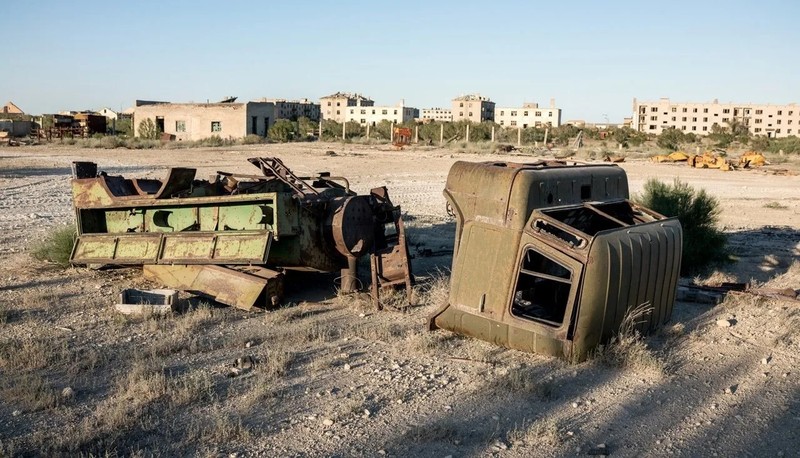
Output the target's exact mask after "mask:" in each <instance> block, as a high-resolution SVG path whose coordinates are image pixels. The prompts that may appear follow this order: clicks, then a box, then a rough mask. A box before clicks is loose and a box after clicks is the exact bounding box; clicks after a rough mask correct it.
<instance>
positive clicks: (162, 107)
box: [133, 100, 275, 140]
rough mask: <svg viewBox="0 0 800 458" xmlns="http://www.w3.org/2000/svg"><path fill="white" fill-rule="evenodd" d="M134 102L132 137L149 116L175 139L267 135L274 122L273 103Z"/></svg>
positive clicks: (136, 134) (160, 128)
mask: <svg viewBox="0 0 800 458" xmlns="http://www.w3.org/2000/svg"><path fill="white" fill-rule="evenodd" d="M140 102H141V101H139V100H137V101H136V107H135V109H134V113H133V126H134V129H135V136H137V137H138V136H140V135H141V133H140V132H139V124H140V123H141V122H142V121H144V120H145V119H152V120H153V122H154V123H155V126H156V127H157V128H158V129H159V131H161V132H163V133H166V134H170V135H173V136H174V138H175V139H176V140H202V139H204V138H208V137H211V136H214V135H216V136H219V137H222V138H230V139H238V138H242V137H244V136H246V135H248V134H255V135H260V136H262V137H264V136H266V135H267V131H268V130H269V127H270V126H271V125H273V124H274V123H275V105H274V104H273V103H269V102H246V103H167V102H154V103H147V102H145V103H144V104H142V103H140Z"/></svg>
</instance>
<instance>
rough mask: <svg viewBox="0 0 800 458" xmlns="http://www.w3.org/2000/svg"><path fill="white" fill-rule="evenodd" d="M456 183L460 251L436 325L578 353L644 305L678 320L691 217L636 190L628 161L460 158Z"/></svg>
mask: <svg viewBox="0 0 800 458" xmlns="http://www.w3.org/2000/svg"><path fill="white" fill-rule="evenodd" d="M444 195H445V197H446V199H447V201H448V205H449V207H450V208H451V210H452V212H453V213H454V214H455V217H456V240H455V251H454V256H453V267H452V273H451V288H450V296H449V301H448V303H447V304H446V305H444V306H443V307H442V308H441V309H439V310H437V311H436V312H435V313H434V314H433V315H432V316H431V317H430V320H429V326H430V327H431V329H435V328H443V329H449V330H451V331H453V332H456V333H459V334H465V335H468V336H473V337H477V338H479V339H483V340H486V341H489V342H493V343H496V344H499V345H504V346H507V347H510V348H515V349H518V350H522V351H528V352H536V353H542V354H547V355H553V356H559V357H561V358H565V359H567V360H570V361H574V362H578V361H581V360H583V359H585V358H586V356H587V355H588V354H589V353H590V352H591V351H592V349H594V348H595V347H596V346H597V345H599V344H602V343H605V342H608V341H609V340H610V339H611V338H612V336H613V335H614V334H615V333H616V332H617V331H618V330H619V329H620V325H621V323H622V321H623V318H624V317H625V315H626V314H627V313H629V312H630V311H631V310H633V309H634V308H636V307H639V306H642V307H643V308H645V309H647V310H649V314H647V316H646V317H645V318H644V319H643V321H641V322H639V323H637V329H638V330H640V331H642V332H643V333H644V332H648V331H652V330H654V329H655V328H657V327H658V326H660V325H661V324H663V323H664V322H666V321H667V320H669V318H670V316H671V313H672V306H673V302H674V300H675V294H676V286H677V281H678V276H679V272H680V264H681V249H682V237H683V234H682V230H681V226H680V223H679V222H678V220H677V219H675V218H665V217H664V216H662V215H659V214H657V213H655V212H653V211H651V210H648V209H646V208H643V207H641V206H639V205H636V204H634V203H633V202H631V201H630V200H628V197H629V194H628V180H627V177H626V175H625V172H624V170H622V169H621V168H619V167H618V166H616V165H611V164H608V165H578V164H574V165H568V164H566V163H564V162H558V161H553V162H536V163H531V164H513V163H505V162H485V163H470V162H456V163H455V164H454V165H453V167H452V168H451V169H450V173H449V176H448V178H447V186H446V188H445V191H444Z"/></svg>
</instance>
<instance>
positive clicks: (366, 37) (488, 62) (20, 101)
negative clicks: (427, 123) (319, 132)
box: [0, 0, 800, 122]
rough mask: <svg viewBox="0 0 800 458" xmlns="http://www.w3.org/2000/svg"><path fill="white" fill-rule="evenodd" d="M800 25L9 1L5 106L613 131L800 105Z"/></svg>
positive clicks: (563, 6) (697, 16)
mask: <svg viewBox="0 0 800 458" xmlns="http://www.w3.org/2000/svg"><path fill="white" fill-rule="evenodd" d="M799 19H800V2H797V1H792V0H785V1H777V0H776V1H772V0H762V1H758V2H755V1H751V2H746V1H738V0H734V1H724V2H723V1H697V0H696V1H691V2H689V1H658V2H656V1H642V0H637V1H616V2H614V1H570V2H559V1H552V2H534V1H513V2H512V1H469V0H460V1H434V0H428V1H415V0H411V1H403V2H380V1H373V2H366V1H347V0H339V1H317V2H312V1H302V0H294V1H280V2H269V1H267V2H262V1H253V0H249V1H221V0H216V1H141V0H140V1H130V0H128V1H125V2H115V1H79V2H56V1H47V0H44V1H37V2H27V1H4V2H2V5H0V30H2V32H3V37H4V38H3V44H2V45H0V49H2V53H0V103H5V101H7V100H11V101H13V102H15V103H16V104H17V105H19V106H20V107H21V108H22V109H23V110H25V111H26V112H28V113H42V112H56V111H61V110H69V109H73V110H81V109H97V108H101V107H103V106H108V107H110V108H112V109H120V108H127V107H129V106H131V105H132V104H133V101H134V100H135V99H155V100H169V101H175V102H189V101H194V102H204V101H206V100H207V99H209V100H211V101H215V100H219V99H222V98H224V97H225V96H228V95H234V96H238V97H239V100H240V101H241V100H251V99H256V98H260V97H282V98H302V97H307V98H310V99H318V98H319V97H320V96H323V95H327V94H330V93H333V92H336V91H349V92H359V93H362V94H365V95H368V96H370V97H371V98H372V99H373V100H375V102H376V103H377V104H386V105H388V104H395V103H397V102H399V101H400V99H405V101H406V104H407V105H411V106H414V107H417V108H426V107H432V106H446V107H449V105H450V100H451V99H452V98H453V97H455V96H458V95H460V94H465V93H475V92H477V93H480V94H482V95H486V96H489V97H490V98H491V99H492V100H493V101H495V102H496V103H497V105H498V106H519V105H521V104H522V102H524V101H530V102H539V103H540V104H541V105H545V106H546V105H547V104H548V103H549V101H550V99H551V98H555V99H556V104H557V106H559V107H560V108H562V109H563V114H562V120H568V119H585V120H588V121H597V122H600V121H604V120H605V119H606V117H608V119H610V121H611V122H619V121H621V120H622V118H623V117H625V116H630V113H631V101H632V99H633V97H637V98H639V99H640V100H652V99H657V98H659V97H670V98H671V99H673V100H680V101H709V100H712V99H715V98H717V99H719V100H720V101H721V102H723V101H737V102H759V103H775V104H783V103H791V102H800V84H798V83H799V81H800V80H799V79H798V76H800V59H798V45H800V21H798V20H799Z"/></svg>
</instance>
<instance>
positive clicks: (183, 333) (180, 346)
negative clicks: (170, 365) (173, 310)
mask: <svg viewBox="0 0 800 458" xmlns="http://www.w3.org/2000/svg"><path fill="white" fill-rule="evenodd" d="M219 321H221V318H220V317H219V316H217V315H216V313H215V311H214V309H213V308H212V307H211V306H209V305H208V304H201V305H200V306H198V307H197V308H195V309H192V310H189V311H187V312H186V313H184V314H183V315H180V316H178V317H177V318H170V317H169V316H167V317H157V316H152V317H150V318H149V319H147V321H146V323H147V324H148V326H149V327H150V328H151V332H156V333H158V334H159V338H157V339H156V340H154V341H153V343H152V345H151V347H150V349H151V352H152V354H153V355H154V356H157V357H161V356H169V355H172V354H176V353H187V354H194V353H198V352H201V351H209V350H213V349H214V348H216V347H217V346H221V345H222V343H221V342H217V341H215V340H213V339H212V338H210V337H209V336H208V335H207V334H206V333H204V332H202V330H203V329H204V328H206V327H208V326H209V325H211V324H216V323H218V322H219Z"/></svg>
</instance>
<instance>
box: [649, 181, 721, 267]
mask: <svg viewBox="0 0 800 458" xmlns="http://www.w3.org/2000/svg"><path fill="white" fill-rule="evenodd" d="M637 200H638V201H639V203H641V204H642V205H644V206H645V207H648V208H651V209H653V210H655V211H657V212H658V213H661V214H662V215H664V216H676V217H677V218H678V220H679V221H680V222H681V226H682V227H683V261H682V263H681V274H682V275H691V274H695V273H697V272H698V271H700V270H701V269H703V268H704V267H706V266H708V265H710V264H712V263H715V262H719V261H721V260H724V259H725V257H726V253H725V239H726V237H725V234H724V233H722V231H720V230H719V229H717V226H716V224H717V221H718V220H719V213H720V206H719V201H718V200H717V199H716V198H714V197H713V196H710V195H709V194H707V193H706V191H705V190H704V189H700V190H695V189H694V188H692V187H691V186H689V185H688V184H687V183H683V182H681V181H680V180H677V179H676V180H675V182H674V183H673V184H672V185H668V184H666V183H663V182H661V181H658V180H656V179H650V180H648V181H647V183H645V185H644V193H643V194H642V195H641V196H639V197H638V198H637Z"/></svg>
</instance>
